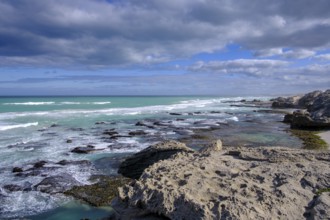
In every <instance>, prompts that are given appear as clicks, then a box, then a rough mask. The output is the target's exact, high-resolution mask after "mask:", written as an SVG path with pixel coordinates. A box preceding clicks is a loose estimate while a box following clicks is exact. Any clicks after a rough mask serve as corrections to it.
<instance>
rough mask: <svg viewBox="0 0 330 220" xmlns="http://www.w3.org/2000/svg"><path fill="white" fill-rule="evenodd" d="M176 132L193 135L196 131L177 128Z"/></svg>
mask: <svg viewBox="0 0 330 220" xmlns="http://www.w3.org/2000/svg"><path fill="white" fill-rule="evenodd" d="M175 133H177V134H179V135H191V134H193V133H194V132H193V131H191V130H175Z"/></svg>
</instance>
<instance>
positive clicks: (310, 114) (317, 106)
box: [272, 90, 330, 129]
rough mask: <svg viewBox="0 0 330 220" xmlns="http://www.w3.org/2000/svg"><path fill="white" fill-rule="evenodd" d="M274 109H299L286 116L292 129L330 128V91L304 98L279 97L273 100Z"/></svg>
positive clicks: (315, 92)
mask: <svg viewBox="0 0 330 220" xmlns="http://www.w3.org/2000/svg"><path fill="white" fill-rule="evenodd" d="M272 101H273V103H272V107H273V108H299V109H301V110H297V111H294V112H293V113H292V114H288V115H286V116H285V118H284V121H285V122H287V123H290V124H291V127H292V128H303V129H323V128H330V90H326V91H324V92H322V91H314V92H310V93H307V94H305V95H303V96H292V97H287V98H283V97H278V98H276V99H273V100H272Z"/></svg>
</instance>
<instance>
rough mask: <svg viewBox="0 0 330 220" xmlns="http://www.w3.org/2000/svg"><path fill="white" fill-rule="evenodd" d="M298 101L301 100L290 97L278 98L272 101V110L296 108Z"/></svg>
mask: <svg viewBox="0 0 330 220" xmlns="http://www.w3.org/2000/svg"><path fill="white" fill-rule="evenodd" d="M299 99H301V96H292V97H288V98H284V97H278V98H276V99H273V100H272V101H273V104H272V107H273V108H298V107H299V105H298V103H299Z"/></svg>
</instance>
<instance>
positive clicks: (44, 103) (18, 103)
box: [3, 102, 55, 105]
mask: <svg viewBox="0 0 330 220" xmlns="http://www.w3.org/2000/svg"><path fill="white" fill-rule="evenodd" d="M54 104H55V102H10V103H3V105H54Z"/></svg>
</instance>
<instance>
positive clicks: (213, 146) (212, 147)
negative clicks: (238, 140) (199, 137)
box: [199, 139, 222, 154]
mask: <svg viewBox="0 0 330 220" xmlns="http://www.w3.org/2000/svg"><path fill="white" fill-rule="evenodd" d="M221 150H222V141H221V140H220V139H218V140H215V141H212V142H211V143H209V144H208V145H207V146H205V147H203V148H202V149H200V150H199V152H200V153H202V154H210V153H212V152H214V151H221Z"/></svg>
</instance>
